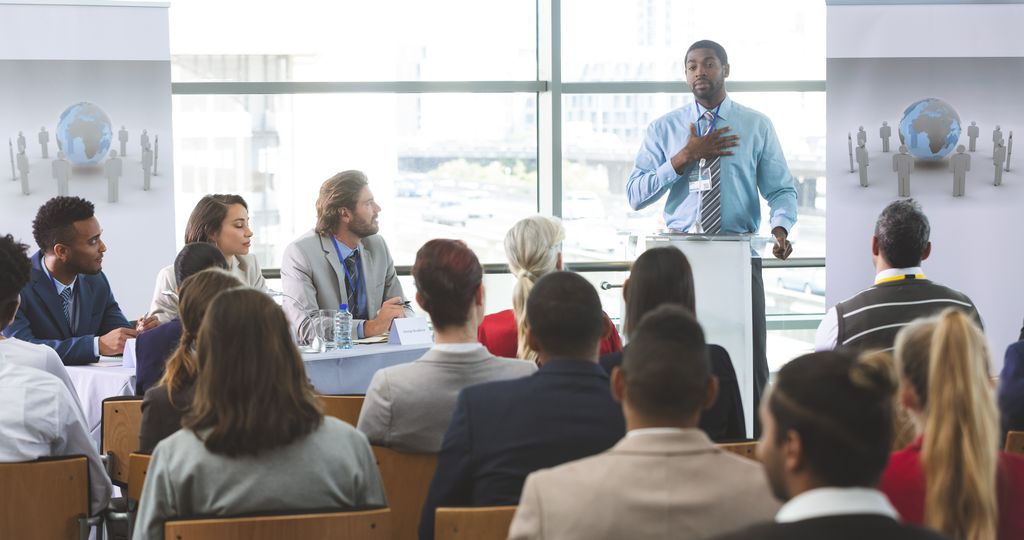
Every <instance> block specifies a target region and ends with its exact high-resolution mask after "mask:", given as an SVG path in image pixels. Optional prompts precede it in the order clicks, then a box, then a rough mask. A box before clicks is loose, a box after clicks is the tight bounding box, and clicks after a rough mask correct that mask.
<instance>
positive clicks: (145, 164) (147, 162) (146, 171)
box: [142, 146, 153, 191]
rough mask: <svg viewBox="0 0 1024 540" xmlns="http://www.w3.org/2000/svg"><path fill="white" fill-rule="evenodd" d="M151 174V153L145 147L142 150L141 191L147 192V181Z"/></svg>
mask: <svg viewBox="0 0 1024 540" xmlns="http://www.w3.org/2000/svg"><path fill="white" fill-rule="evenodd" d="M152 174H153V151H152V150H150V148H149V147H148V146H147V147H146V148H143V149H142V189H143V191H149V180H150V176H151V175H152Z"/></svg>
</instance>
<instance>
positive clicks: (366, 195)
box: [281, 170, 412, 341]
mask: <svg viewBox="0 0 1024 540" xmlns="http://www.w3.org/2000/svg"><path fill="white" fill-rule="evenodd" d="M379 213H380V206H378V205H377V203H376V202H374V200H373V193H372V192H371V191H370V188H369V185H368V182H367V179H366V175H365V174H363V173H362V172H361V171H354V170H353V171H344V172H340V173H338V174H336V175H334V176H333V177H331V178H330V179H328V180H327V181H326V182H324V184H323V185H322V186H320V196H319V197H318V198H317V200H316V228H315V229H313V230H312V231H309V232H307V233H306V234H304V235H302V236H300V237H299V238H298V239H297V240H295V241H294V242H292V243H291V244H288V247H286V248H285V250H284V257H283V259H282V261H281V283H282V286H283V287H284V292H285V295H286V297H285V301H284V311H285V313H286V314H287V315H288V320H289V321H290V322H291V325H292V329H293V330H294V331H295V333H296V335H297V336H298V337H299V339H300V340H305V341H308V340H310V339H311V338H312V336H313V333H314V332H313V327H312V325H311V324H310V319H309V316H308V314H309V312H310V311H312V310H316V309H338V306H339V305H341V304H348V306H349V311H350V312H351V313H352V319H353V321H352V323H353V337H359V338H362V337H366V336H375V335H378V334H383V333H385V332H387V331H388V329H389V328H390V326H391V321H392V320H394V319H395V318H397V317H405V316H406V315H412V310H411V309H410V308H409V307H408V303H407V302H406V301H405V295H404V294H403V293H402V284H401V283H399V281H398V275H397V274H396V273H395V263H394V261H393V260H392V259H391V252H390V251H388V246H387V244H386V243H384V239H383V238H381V237H380V236H379V235H378V234H377V231H378V230H379V228H380V227H379V225H378V224H377V214H379Z"/></svg>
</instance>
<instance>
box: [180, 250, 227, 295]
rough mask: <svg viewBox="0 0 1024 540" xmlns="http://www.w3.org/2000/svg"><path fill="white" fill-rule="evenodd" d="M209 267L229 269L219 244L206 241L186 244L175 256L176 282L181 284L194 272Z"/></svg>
mask: <svg viewBox="0 0 1024 540" xmlns="http://www.w3.org/2000/svg"><path fill="white" fill-rule="evenodd" d="M207 268H221V269H224V270H227V269H228V262H227V261H226V260H224V254H223V253H221V251H220V250H219V249H217V246H214V245H213V244H208V243H206V242H196V243H193V244H185V247H183V248H181V251H179V252H178V256H177V257H175V258H174V278H175V283H177V284H178V285H181V284H182V283H183V282H184V281H185V280H186V279H188V278H189V277H191V276H192V275H193V274H196V273H198V272H201V271H203V270H206V269H207Z"/></svg>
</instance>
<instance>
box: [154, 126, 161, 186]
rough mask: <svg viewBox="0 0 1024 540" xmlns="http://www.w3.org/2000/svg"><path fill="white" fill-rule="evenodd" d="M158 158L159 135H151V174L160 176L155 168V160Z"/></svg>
mask: <svg viewBox="0 0 1024 540" xmlns="http://www.w3.org/2000/svg"><path fill="white" fill-rule="evenodd" d="M159 159H160V135H154V136H153V176H160V173H159V172H157V170H156V164H157V161H159Z"/></svg>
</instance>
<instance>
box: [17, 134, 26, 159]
mask: <svg viewBox="0 0 1024 540" xmlns="http://www.w3.org/2000/svg"><path fill="white" fill-rule="evenodd" d="M24 151H25V134H24V133H22V132H20V131H19V132H18V153H19V154H21V153H23V152H24Z"/></svg>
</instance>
